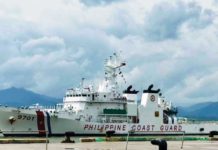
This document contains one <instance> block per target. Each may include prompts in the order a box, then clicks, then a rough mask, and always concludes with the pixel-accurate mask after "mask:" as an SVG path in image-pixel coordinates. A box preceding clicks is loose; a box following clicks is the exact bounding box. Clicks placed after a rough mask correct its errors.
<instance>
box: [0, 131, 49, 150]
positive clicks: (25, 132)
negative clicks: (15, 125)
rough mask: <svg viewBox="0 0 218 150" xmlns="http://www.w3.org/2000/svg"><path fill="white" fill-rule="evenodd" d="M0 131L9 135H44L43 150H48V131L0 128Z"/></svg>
mask: <svg viewBox="0 0 218 150" xmlns="http://www.w3.org/2000/svg"><path fill="white" fill-rule="evenodd" d="M0 133H2V134H3V136H4V134H8V135H10V136H13V135H16V133H17V134H21V135H22V134H23V135H26V136H28V135H29V136H31V134H34V135H36V136H37V137H45V139H46V140H45V150H48V143H49V140H48V134H49V132H48V131H47V130H32V131H23V130H20V131H18V130H17V131H13V130H0Z"/></svg>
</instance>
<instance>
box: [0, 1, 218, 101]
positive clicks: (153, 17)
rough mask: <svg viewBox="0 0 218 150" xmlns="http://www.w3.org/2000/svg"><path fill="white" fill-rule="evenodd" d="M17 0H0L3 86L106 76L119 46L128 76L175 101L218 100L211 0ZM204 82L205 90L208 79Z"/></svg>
mask: <svg viewBox="0 0 218 150" xmlns="http://www.w3.org/2000/svg"><path fill="white" fill-rule="evenodd" d="M41 4H42V1H35V0H24V2H22V3H18V2H16V1H13V0H9V1H1V2H0V22H1V24H0V74H1V76H0V82H1V84H0V88H1V89H2V88H6V87H10V86H18V87H24V88H27V89H30V90H33V91H36V92H40V93H42V94H47V95H50V96H55V97H61V96H62V95H63V94H64V91H65V89H67V88H69V87H72V86H77V85H79V82H80V80H81V78H82V77H85V78H86V83H87V84H89V83H92V82H93V81H97V82H99V81H100V80H101V79H103V78H104V73H103V71H104V68H103V62H104V60H105V58H107V57H108V56H110V55H111V54H112V53H113V52H114V51H116V50H117V51H120V50H121V51H122V55H123V57H124V58H125V60H126V61H127V67H126V68H123V69H122V70H123V72H124V76H125V78H126V80H127V84H124V82H123V81H122V79H119V80H120V81H121V82H122V84H123V85H122V87H123V88H126V87H127V86H128V84H133V85H134V87H135V88H136V89H139V90H142V89H145V88H147V86H148V85H149V84H151V83H154V85H155V87H156V88H161V89H162V91H163V94H164V95H165V96H166V97H167V98H169V99H170V100H172V101H173V102H176V103H194V102H202V101H212V100H216V97H217V96H218V95H217V94H216V92H215V91H216V89H217V85H216V84H212V83H213V82H214V83H215V82H216V76H217V66H216V64H217V63H218V62H217V60H218V59H217V55H218V54H217V53H218V52H217V49H218V44H217V40H218V38H217V33H218V29H217V15H216V14H217V11H218V10H217V7H214V5H213V4H214V1H212V0H211V1H210V0H209V1H207V3H205V1H204V0H198V1H197V0H193V1H192V2H190V1H186V0H182V1H176V2H172V1H170V0H164V1H162V0H157V1H150V0H135V1H132V0H127V1H123V0H119V1H114V0H112V1H105V0H91V1H86V0H75V1H69V0H64V1H63V0H48V1H46V2H44V5H41ZM205 86H206V87H207V89H206V90H205V88H204V87H205Z"/></svg>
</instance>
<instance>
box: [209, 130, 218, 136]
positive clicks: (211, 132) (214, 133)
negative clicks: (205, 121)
mask: <svg viewBox="0 0 218 150" xmlns="http://www.w3.org/2000/svg"><path fill="white" fill-rule="evenodd" d="M214 135H218V131H210V133H209V137H214Z"/></svg>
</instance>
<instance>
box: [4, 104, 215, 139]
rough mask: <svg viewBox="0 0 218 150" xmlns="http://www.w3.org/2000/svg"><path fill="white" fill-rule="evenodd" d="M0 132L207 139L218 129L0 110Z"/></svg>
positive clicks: (9, 134)
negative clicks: (169, 136)
mask: <svg viewBox="0 0 218 150" xmlns="http://www.w3.org/2000/svg"><path fill="white" fill-rule="evenodd" d="M0 114H1V115H0V130H1V132H2V133H3V135H4V136H45V135H46V133H47V135H48V136H63V135H65V133H66V132H70V133H74V135H75V136H87V135H88V136H105V134H106V132H107V131H114V132H115V133H114V135H126V134H128V133H129V134H130V135H182V134H186V135H207V134H209V133H210V131H216V130H217V129H218V124H217V123H198V124H194V123H193V124H155V123H152V124H149V123H140V124H134V123H97V122H86V121H79V120H73V119H70V118H62V117H59V116H55V115H50V114H49V113H47V112H43V111H36V110H29V109H20V110H18V109H15V108H5V107H1V108H0Z"/></svg>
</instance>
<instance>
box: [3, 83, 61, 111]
mask: <svg viewBox="0 0 218 150" xmlns="http://www.w3.org/2000/svg"><path fill="white" fill-rule="evenodd" d="M58 102H61V99H59V98H53V97H49V96H45V95H41V94H37V93H34V92H32V91H29V90H26V89H24V88H15V87H11V88H8V89H4V90H0V104H1V105H7V106H15V107H18V106H30V105H33V104H36V103H39V104H40V105H46V106H51V105H55V104H57V103H58Z"/></svg>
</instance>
